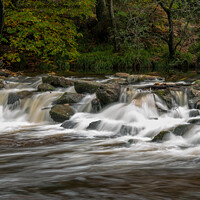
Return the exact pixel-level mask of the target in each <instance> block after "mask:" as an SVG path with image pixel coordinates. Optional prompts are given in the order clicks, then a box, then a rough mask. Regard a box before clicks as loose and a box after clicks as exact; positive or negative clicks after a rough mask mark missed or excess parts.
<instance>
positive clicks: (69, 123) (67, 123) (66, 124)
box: [61, 120, 77, 129]
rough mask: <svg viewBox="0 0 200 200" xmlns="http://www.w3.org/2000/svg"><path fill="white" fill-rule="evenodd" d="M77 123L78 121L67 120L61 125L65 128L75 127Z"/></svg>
mask: <svg viewBox="0 0 200 200" xmlns="http://www.w3.org/2000/svg"><path fill="white" fill-rule="evenodd" d="M76 124H77V123H76V122H73V121H70V120H66V121H64V122H63V123H62V125H61V127H63V128H65V129H73V128H74V127H75V126H76Z"/></svg>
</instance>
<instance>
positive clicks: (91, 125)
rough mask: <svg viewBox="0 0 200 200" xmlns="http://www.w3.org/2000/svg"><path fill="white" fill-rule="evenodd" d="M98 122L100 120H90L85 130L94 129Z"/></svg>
mask: <svg viewBox="0 0 200 200" xmlns="http://www.w3.org/2000/svg"><path fill="white" fill-rule="evenodd" d="M100 123H101V120H98V121H95V122H91V123H90V124H89V126H88V127H87V128H86V129H87V130H96V129H97V127H98V126H99V124H100Z"/></svg>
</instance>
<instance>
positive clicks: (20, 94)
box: [7, 91, 33, 104]
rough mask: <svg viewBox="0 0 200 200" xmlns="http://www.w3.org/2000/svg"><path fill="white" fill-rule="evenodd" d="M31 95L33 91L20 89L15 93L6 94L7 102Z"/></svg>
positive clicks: (11, 102) (12, 102)
mask: <svg viewBox="0 0 200 200" xmlns="http://www.w3.org/2000/svg"><path fill="white" fill-rule="evenodd" d="M32 95H33V92H31V91H21V92H17V93H10V94H9V95H8V101H7V104H14V103H16V102H17V101H19V100H20V99H25V98H30V97H31V96H32Z"/></svg>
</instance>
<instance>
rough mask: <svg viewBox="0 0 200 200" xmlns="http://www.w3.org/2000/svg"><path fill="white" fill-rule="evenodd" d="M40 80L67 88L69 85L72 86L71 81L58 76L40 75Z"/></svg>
mask: <svg viewBox="0 0 200 200" xmlns="http://www.w3.org/2000/svg"><path fill="white" fill-rule="evenodd" d="M42 82H43V83H48V84H50V85H52V86H54V87H64V88H68V87H70V86H73V81H72V80H69V79H66V78H64V77H59V76H47V77H42Z"/></svg>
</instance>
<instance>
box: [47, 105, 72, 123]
mask: <svg viewBox="0 0 200 200" xmlns="http://www.w3.org/2000/svg"><path fill="white" fill-rule="evenodd" d="M49 113H50V116H51V118H52V119H53V120H54V121H55V122H64V121H65V120H68V119H69V118H70V117H71V116H72V115H73V114H74V113H75V111H74V110H73V108H71V107H70V106H69V105H61V104H59V105H55V106H53V107H52V108H51V110H50V112H49Z"/></svg>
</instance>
